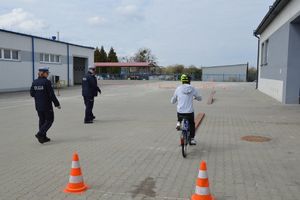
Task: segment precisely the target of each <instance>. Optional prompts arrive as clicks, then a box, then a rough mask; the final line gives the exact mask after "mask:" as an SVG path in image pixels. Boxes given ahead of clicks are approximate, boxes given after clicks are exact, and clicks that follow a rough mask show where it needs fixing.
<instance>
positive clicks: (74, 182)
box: [64, 153, 88, 193]
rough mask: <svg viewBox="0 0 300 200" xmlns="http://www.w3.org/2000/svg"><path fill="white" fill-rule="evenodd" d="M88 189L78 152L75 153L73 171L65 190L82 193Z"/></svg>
mask: <svg viewBox="0 0 300 200" xmlns="http://www.w3.org/2000/svg"><path fill="white" fill-rule="evenodd" d="M87 189H88V186H87V185H85V184H84V182H83V177H82V174H81V169H80V164H79V157H78V154H77V153H74V154H73V160H72V166H71V172H70V178H69V183H68V184H67V186H66V188H65V189H64V192H67V193H82V192H84V191H86V190H87Z"/></svg>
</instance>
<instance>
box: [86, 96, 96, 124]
mask: <svg viewBox="0 0 300 200" xmlns="http://www.w3.org/2000/svg"><path fill="white" fill-rule="evenodd" d="M83 99H84V104H85V117H84V121H85V122H87V121H92V120H93V119H94V114H93V107H94V97H86V96H85V97H83Z"/></svg>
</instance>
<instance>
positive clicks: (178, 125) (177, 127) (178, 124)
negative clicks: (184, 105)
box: [176, 122, 180, 131]
mask: <svg viewBox="0 0 300 200" xmlns="http://www.w3.org/2000/svg"><path fill="white" fill-rule="evenodd" d="M176 130H177V131H179V130H180V122H177V124H176Z"/></svg>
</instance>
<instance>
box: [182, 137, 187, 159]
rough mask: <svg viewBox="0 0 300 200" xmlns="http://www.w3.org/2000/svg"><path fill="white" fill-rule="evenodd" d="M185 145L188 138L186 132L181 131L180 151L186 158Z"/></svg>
mask: <svg viewBox="0 0 300 200" xmlns="http://www.w3.org/2000/svg"><path fill="white" fill-rule="evenodd" d="M187 145H188V138H187V134H186V133H182V138H181V151H182V156H183V157H184V158H186V155H187Z"/></svg>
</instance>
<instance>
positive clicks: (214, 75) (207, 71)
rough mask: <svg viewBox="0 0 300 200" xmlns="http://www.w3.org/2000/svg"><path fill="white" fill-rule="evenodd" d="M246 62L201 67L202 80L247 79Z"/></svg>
mask: <svg viewBox="0 0 300 200" xmlns="http://www.w3.org/2000/svg"><path fill="white" fill-rule="evenodd" d="M247 69H248V65H247V64H241V65H228V66H216V67H203V68H202V80H203V81H244V82H245V81H247Z"/></svg>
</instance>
